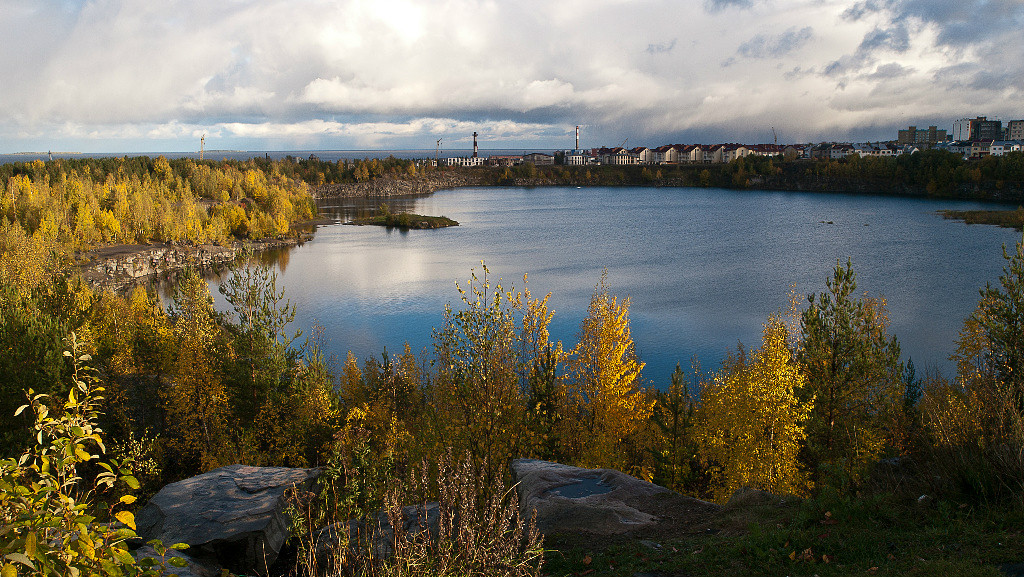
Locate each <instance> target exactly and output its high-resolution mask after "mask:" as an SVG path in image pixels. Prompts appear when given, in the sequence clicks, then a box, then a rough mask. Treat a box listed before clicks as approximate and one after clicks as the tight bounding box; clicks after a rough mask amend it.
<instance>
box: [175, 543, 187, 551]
mask: <svg viewBox="0 0 1024 577" xmlns="http://www.w3.org/2000/svg"><path fill="white" fill-rule="evenodd" d="M171 549H176V550H178V551H184V550H186V549H188V543H175V544H174V545H171Z"/></svg>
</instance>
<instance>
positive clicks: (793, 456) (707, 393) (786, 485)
mask: <svg viewBox="0 0 1024 577" xmlns="http://www.w3.org/2000/svg"><path fill="white" fill-rule="evenodd" d="M787 339H788V331H787V330H786V327H785V325H784V324H783V323H782V321H781V320H780V319H779V318H778V317H774V316H773V317H770V318H769V319H768V322H767V323H766V324H765V325H764V340H763V343H762V346H761V349H760V350H754V351H751V352H750V353H746V352H744V351H743V350H742V349H741V350H740V352H739V353H738V354H737V355H735V356H731V357H730V358H729V359H727V360H726V361H725V362H724V363H723V366H722V370H721V371H720V372H719V373H718V374H716V375H715V377H714V378H713V379H712V381H711V382H709V383H708V384H706V385H705V386H704V388H703V389H702V391H701V403H700V407H699V409H698V410H697V420H698V423H699V425H698V426H697V428H696V437H697V441H698V444H699V446H700V455H701V460H702V461H703V462H704V463H706V464H707V465H709V466H710V467H711V468H712V475H713V476H714V478H715V482H714V487H713V494H714V498H715V500H717V501H719V502H723V503H724V502H725V501H726V500H728V499H729V497H730V496H732V494H733V493H734V492H736V490H737V489H740V488H741V487H754V488H757V489H763V490H765V491H769V492H772V493H775V494H779V495H806V494H807V493H808V489H809V486H808V479H807V475H806V473H805V472H804V471H801V467H800V463H799V459H798V455H799V452H800V448H801V445H802V444H803V442H804V439H805V437H806V433H805V431H804V423H805V421H806V420H807V418H808V415H809V414H810V412H811V410H812V407H813V406H814V398H813V397H811V398H810V399H807V400H804V401H802V402H801V401H800V400H799V399H798V398H797V391H799V390H801V389H802V388H803V387H804V386H805V385H806V381H805V377H804V375H803V374H802V373H801V372H800V370H799V368H798V367H797V366H796V364H795V363H794V362H793V359H792V358H791V354H790V351H789V349H788V348H787V346H786V341H787Z"/></svg>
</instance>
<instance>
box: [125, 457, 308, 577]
mask: <svg viewBox="0 0 1024 577" xmlns="http://www.w3.org/2000/svg"><path fill="white" fill-rule="evenodd" d="M319 474H320V470H319V469H289V468H285V467H249V466H245V465H229V466H227V467H221V468H220V469H216V470H214V471H210V472H209V473H204V474H202V475H197V476H195V477H192V478H190V479H185V480H183V481H178V482H177V483H171V484H170V485H167V486H166V487H164V488H163V489H161V490H160V492H159V493H157V494H156V495H155V496H154V497H153V498H152V499H150V500H149V503H147V504H146V506H145V507H144V508H143V509H142V511H140V512H139V514H138V515H136V517H135V521H136V524H137V526H138V532H139V535H140V536H141V537H143V539H145V540H147V541H148V540H150V539H160V540H161V541H163V543H164V544H165V545H171V544H174V543H187V544H188V545H189V554H190V555H194V556H202V557H211V558H216V559H217V561H218V563H220V564H221V565H223V566H224V567H227V568H229V569H231V570H233V571H235V572H243V571H251V570H256V571H258V572H260V573H261V574H264V575H265V574H266V573H267V571H268V568H269V567H270V565H272V564H273V563H274V561H275V560H276V559H277V554H278V552H280V550H281V546H282V545H283V544H284V541H285V539H286V538H287V537H288V518H287V516H286V515H285V513H284V508H285V506H286V502H285V492H286V491H287V490H288V489H291V488H292V487H296V488H297V489H298V490H299V491H305V490H308V489H309V487H310V485H311V484H312V483H313V480H314V479H316V477H317V476H318V475H319Z"/></svg>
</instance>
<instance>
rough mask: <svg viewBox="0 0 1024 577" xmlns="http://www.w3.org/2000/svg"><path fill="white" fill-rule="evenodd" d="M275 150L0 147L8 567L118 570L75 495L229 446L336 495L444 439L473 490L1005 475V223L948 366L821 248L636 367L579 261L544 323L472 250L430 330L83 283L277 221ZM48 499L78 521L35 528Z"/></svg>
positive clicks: (976, 484)
mask: <svg viewBox="0 0 1024 577" xmlns="http://www.w3.org/2000/svg"><path fill="white" fill-rule="evenodd" d="M304 162H306V163H307V164H306V165H305V166H308V163H309V162H311V161H304ZM369 164H370V163H369V162H367V163H358V166H363V167H365V166H367V165H369ZM379 165H381V166H383V164H379ZM282 166H293V167H298V168H296V170H304V169H303V168H302V167H303V166H304V165H303V163H302V162H294V163H292V162H284V163H270V164H266V165H264V164H262V163H261V162H260V161H252V162H250V163H198V162H196V161H192V160H181V161H167V160H165V159H164V160H161V159H159V158H158V159H154V160H146V159H110V160H102V161H83V162H78V161H76V162H68V161H60V162H58V163H53V164H50V163H32V164H28V165H21V166H15V167H13V168H12V167H10V165H6V166H5V167H3V170H6V171H8V173H7V176H6V178H7V181H6V182H7V188H6V194H5V196H4V199H3V202H2V204H0V215H2V219H3V222H2V223H0V224H2V226H3V229H2V235H3V236H2V238H0V246H2V247H3V253H2V257H0V265H2V268H0V446H2V447H4V455H3V456H4V457H6V458H7V459H6V460H4V461H2V463H0V479H2V481H0V489H2V493H0V495H2V496H0V516H2V517H3V518H2V522H3V525H4V527H5V530H4V532H0V552H2V553H3V554H4V555H6V556H7V557H6V559H7V561H6V562H3V563H6V564H5V565H4V566H3V571H4V573H3V575H4V577H7V576H8V575H14V574H17V573H11V572H8V567H11V569H10V571H15V570H16V567H15V566H16V565H17V566H18V567H22V568H24V567H27V565H24V563H23V561H25V560H28V561H30V562H38V563H39V564H40V567H43V569H39V570H38V573H31V574H46V575H49V574H53V575H57V574H72V573H73V572H71V571H70V569H68V568H69V567H74V568H76V569H75V571H78V570H79V568H81V570H82V571H85V572H86V573H88V572H90V571H100V570H101V569H102V571H104V572H106V573H105V574H130V573H120V572H119V571H128V570H127V569H125V567H124V566H125V565H127V564H128V563H127V562H126V561H124V559H123V558H122V557H123V551H124V546H123V542H124V538H122V537H123V535H122V536H121V537H118V535H115V534H114V532H113V531H112V530H110V529H109V528H100V527H99V526H93V524H92V520H105V519H110V518H117V519H119V520H121V519H122V518H130V515H131V513H130V511H131V510H132V509H133V504H134V503H136V502H139V503H140V504H141V503H143V502H145V500H146V499H147V498H148V497H149V496H151V495H152V494H153V493H154V492H155V491H156V490H157V489H159V488H160V487H161V486H163V485H164V484H166V483H168V482H172V481H175V480H179V479H183V478H185V477H189V476H191V475H195V474H197V473H200V472H204V471H209V470H212V469H214V468H217V467H220V466H223V465H228V464H233V463H243V464H251V465H285V466H292V467H310V466H322V467H325V470H326V471H327V472H328V477H329V478H331V479H333V480H334V482H335V483H336V484H337V490H336V491H335V492H332V493H331V497H330V502H329V503H327V504H326V510H327V511H328V513H326V515H328V516H330V517H331V518H332V519H337V520H345V519H349V518H356V517H360V516H362V515H366V514H369V513H371V512H374V511H376V510H378V509H379V508H381V507H382V506H383V505H384V504H385V499H386V497H387V494H388V491H389V490H390V489H392V488H394V487H395V486H396V485H409V484H410V483H412V478H413V476H414V475H415V472H416V471H417V468H418V467H427V468H430V467H434V470H435V472H436V468H437V467H438V466H439V465H438V464H439V463H442V462H444V461H445V459H446V458H450V456H451V455H456V456H465V458H466V460H467V463H468V466H469V467H471V471H472V477H474V478H476V479H479V480H481V482H482V483H481V489H480V490H481V491H482V492H483V493H484V494H486V492H487V491H488V487H498V486H502V485H503V486H507V483H508V482H509V480H510V479H509V463H510V461H511V460H512V459H515V458H520V457H532V458H538V459H544V460H553V461H558V462H561V463H566V464H571V465H579V466H584V467H607V468H614V469H618V470H621V471H624V472H626V473H629V474H631V475H634V476H637V477H640V478H642V479H646V480H649V481H652V482H654V483H657V484H660V485H663V486H666V487H669V488H671V489H673V490H676V491H678V492H680V493H683V494H686V495H691V496H695V497H699V498H702V499H707V500H711V501H715V502H719V503H724V502H726V501H727V500H728V499H729V497H730V496H731V495H732V494H733V493H734V492H735V491H736V490H737V489H739V488H741V487H755V488H759V489H763V490H766V491H769V492H772V493H775V494H780V495H793V496H797V497H802V498H810V499H815V498H820V497H821V496H823V495H832V496H835V495H840V496H843V497H844V498H859V497H860V496H861V495H862V493H863V492H866V491H868V490H869V488H870V487H871V486H872V479H873V473H874V471H875V470H876V468H877V466H878V465H879V463H882V462H886V461H887V460H888V461H889V462H891V461H892V460H893V459H897V460H900V459H902V460H905V462H913V463H915V466H916V467H917V469H916V471H917V473H916V478H918V479H920V480H921V483H923V485H924V486H925V487H926V490H927V491H928V492H929V493H931V494H935V495H940V496H944V498H949V499H959V500H961V501H963V502H967V503H975V504H984V505H986V506H1002V505H1003V504H1007V503H1010V504H1014V503H1017V502H1018V501H1019V495H1020V492H1021V490H1022V488H1024V459H1022V458H1021V455H1024V378H1022V377H1021V376H1020V373H1021V371H1022V370H1024V369H1022V367H1024V344H1022V338H1024V336H1022V335H1024V313H1022V312H1021V311H1024V245H1018V246H1017V247H1016V248H1015V249H1013V250H1010V251H1008V252H1007V254H1006V255H1005V256H1006V265H1005V269H1004V273H1003V275H1002V277H1001V278H1000V282H999V284H998V285H995V286H987V287H984V288H983V289H981V291H980V295H979V297H980V298H979V303H978V306H977V309H976V310H975V311H974V313H973V314H972V315H971V316H970V317H968V318H967V319H965V320H964V323H963V328H962V330H961V332H960V337H959V340H958V342H957V344H956V352H955V354H954V355H953V360H954V361H955V363H956V366H957V371H956V374H955V375H949V376H946V375H940V374H935V373H930V372H929V373H927V374H923V375H920V374H917V372H916V371H915V368H914V367H913V364H912V363H911V362H909V361H908V362H906V363H904V362H903V360H902V358H901V355H900V347H899V341H898V339H897V338H896V337H895V336H894V335H891V334H889V329H888V321H887V316H886V306H885V302H884V300H882V299H879V298H875V297H872V296H870V294H869V293H868V292H865V291H864V288H863V287H860V286H858V284H857V278H856V273H855V271H854V268H853V263H851V262H845V263H844V262H837V263H836V267H835V268H834V270H833V271H831V273H828V274H823V277H824V278H823V286H822V289H821V291H820V292H817V293H815V294H811V295H807V296H806V297H800V298H794V302H792V303H789V304H786V303H780V308H779V311H778V312H777V313H775V314H772V315H770V316H769V317H768V318H766V319H765V320H764V324H763V337H762V339H761V342H760V343H752V344H751V345H749V346H744V345H740V346H738V347H737V349H736V350H735V351H733V352H732V353H731V354H730V355H729V356H728V358H727V359H726V360H725V361H724V362H723V363H722V366H721V367H700V366H698V365H697V364H696V363H691V364H690V365H689V366H687V367H686V368H685V369H683V368H682V367H681V366H677V369H676V372H675V374H673V375H672V378H671V382H668V383H648V382H647V381H646V380H645V379H644V378H643V368H644V364H643V360H642V359H641V358H639V357H638V355H637V353H636V350H635V347H634V344H633V341H632V338H631V332H630V319H629V310H630V300H629V299H628V298H622V297H619V296H617V295H616V294H615V292H614V287H611V286H609V285H608V283H607V281H606V279H605V278H604V277H602V278H600V279H595V281H596V285H595V287H594V291H593V294H592V298H591V302H590V306H589V308H588V310H587V315H586V317H585V318H583V319H580V321H579V329H578V332H577V335H576V342H575V343H562V342H553V341H552V340H551V338H550V336H549V332H548V326H549V324H550V322H551V320H552V318H553V315H554V314H555V311H553V310H551V309H550V308H549V306H548V296H535V295H533V294H531V292H530V290H529V283H528V282H527V279H526V278H525V277H524V278H523V280H522V283H521V284H518V285H517V284H516V283H512V282H507V281H505V280H504V279H495V278H494V277H493V276H492V275H491V274H490V272H489V271H488V269H487V267H486V264H483V263H481V266H480V268H478V269H474V270H473V271H467V274H468V275H469V278H468V279H467V280H466V281H464V282H460V283H459V284H458V292H457V294H453V295H452V296H453V302H452V304H450V305H448V306H447V307H445V310H444V311H438V312H439V318H440V322H439V323H438V326H437V327H436V328H435V329H434V332H433V335H432V336H433V351H430V352H426V353H423V354H419V355H417V354H415V353H414V352H413V351H411V350H410V348H409V347H408V346H406V348H405V350H403V351H400V352H394V351H387V350H385V351H381V352H380V355H379V356H377V357H371V358H366V359H357V358H355V357H354V356H352V355H351V354H349V355H348V357H347V358H345V359H331V358H325V357H324V354H323V352H322V351H323V350H324V343H325V342H326V339H329V338H330V335H329V334H328V333H327V331H326V330H324V329H315V330H314V331H313V332H312V334H307V335H302V334H299V333H298V332H293V331H292V330H291V328H290V326H289V323H290V322H291V321H292V320H293V319H294V316H295V307H294V305H292V304H291V303H290V302H289V300H288V298H287V293H286V291H285V290H284V288H282V287H279V286H278V284H277V277H276V274H275V273H274V271H273V270H272V269H270V268H268V267H266V266H263V265H260V264H258V263H257V262H255V261H245V262H240V263H238V264H237V266H236V267H235V268H234V269H233V270H232V271H231V272H230V273H229V274H228V276H227V277H226V280H225V282H223V283H222V284H221V286H220V289H219V290H220V291H221V293H222V294H223V297H224V298H225V300H226V301H227V303H229V305H230V309H231V310H230V311H229V312H227V313H222V312H218V311H217V310H215V309H214V307H213V302H212V298H211V295H210V292H209V290H210V289H209V285H208V284H207V282H206V281H205V280H204V279H203V278H202V277H201V276H200V275H199V274H198V273H197V272H195V271H191V272H189V273H187V274H184V275H182V276H181V277H180V279H179V282H178V284H177V286H176V289H175V292H174V296H173V298H172V299H171V304H170V305H169V306H167V307H164V306H163V304H162V301H161V299H160V298H159V297H158V296H157V295H155V294H153V293H151V292H147V291H146V290H145V289H144V288H142V287H139V288H136V289H135V290H134V291H133V292H131V293H130V294H128V295H119V294H114V293H110V292H94V291H93V290H91V289H90V288H88V287H86V286H84V285H83V284H82V283H81V282H80V281H78V280H77V279H76V278H75V277H74V276H72V275H70V274H69V273H68V272H67V269H66V268H65V267H64V264H65V262H66V261H67V259H72V258H74V251H76V250H81V249H84V248H87V247H89V246H95V245H97V244H101V243H105V242H142V241H145V240H170V241H176V242H197V243H198V242H228V241H229V240H231V239H241V238H256V237H259V236H263V235H272V234H283V233H284V232H286V230H287V226H288V225H289V224H290V223H291V222H294V221H296V220H300V219H303V218H308V217H310V216H312V215H313V212H314V205H313V204H312V201H311V200H310V198H309V195H308V192H307V188H306V184H305V183H304V182H305V181H304V179H305V178H306V177H308V174H305V173H303V174H301V175H300V174H298V173H297V172H289V171H288V170H286V169H284V168H282ZM395 166H396V167H397V168H394V170H406V171H408V168H407V167H406V168H403V167H402V165H401V164H400V163H399V164H396V165H395ZM406 166H413V165H411V164H409V165H406ZM314 168H315V167H314ZM355 170H358V168H356V169H355ZM317 172H319V171H317ZM325 178H326V177H325ZM331 178H334V177H333V176H332V177H331ZM243 223H244V225H243ZM824 272H825V271H823V273H824ZM26 407H27V409H26ZM22 455H24V456H22ZM100 455H103V457H102V458H100ZM421 463H422V464H423V465H420V464H421ZM421 472H422V469H421ZM100 489H103V490H100ZM423 490H424V491H426V492H428V493H429V492H431V491H434V492H435V493H436V491H437V490H438V488H437V487H436V486H435V487H433V488H429V487H427V488H424V489H423ZM68 500H70V502H71V505H68ZM76 503H93V505H94V508H93V509H89V510H88V511H87V512H85V513H83V512H82V509H81V508H78V509H76V508H75V507H76V506H77V505H76ZM83 506H84V505H83ZM71 511H74V513H73V515H72V513H71ZM69 515H72V520H73V521H74V522H71V525H69V526H70V527H78V529H74V530H75V531H78V532H79V533H80V534H81V535H83V536H84V537H83V538H82V539H79V540H78V541H75V542H63V544H58V545H55V546H52V548H51V549H46V547H43V546H42V545H40V543H41V542H40V541H39V539H40V537H39V535H40V534H42V533H40V532H43V533H45V531H47V530H49V531H51V533H50V534H51V535H52V534H53V533H52V531H56V530H57V527H63V526H65V525H61V524H60V523H59V522H58V520H59V519H64V520H65V521H64V522H69V521H67V519H69ZM75 515H78V516H80V515H87V516H88V517H89V520H87V521H83V520H82V519H84V517H75ZM26 519H28V520H26ZM76 519H77V520H76ZM33 523H35V524H33ZM129 525H130V523H129ZM90 539H91V540H90ZM86 541H88V543H92V542H93V541H95V542H96V543H97V545H96V546H95V547H93V548H89V547H87V546H86V544H85V543H86ZM101 542H103V543H107V544H108V545H107V546H106V548H103V547H100V545H99V543H101ZM110 543H113V545H111V544H110ZM86 550H88V551H91V552H92V553H91V555H92V556H91V557H90V554H87V553H86V552H85V551H86ZM11 555H15V557H11ZM18 555H20V556H21V557H18ZM47 563H49V564H50V566H52V568H51V570H46V569H45V568H46V567H48V565H46V564H47ZM19 564H20V565H19ZM23 566H24V567H23ZM467 574H468V573H467ZM474 574H475V573H474Z"/></svg>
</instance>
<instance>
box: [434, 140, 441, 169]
mask: <svg viewBox="0 0 1024 577" xmlns="http://www.w3.org/2000/svg"><path fill="white" fill-rule="evenodd" d="M440 153H441V139H440V138H438V139H437V147H436V148H434V165H435V166H436V165H437V163H438V156H439V155H440Z"/></svg>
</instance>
